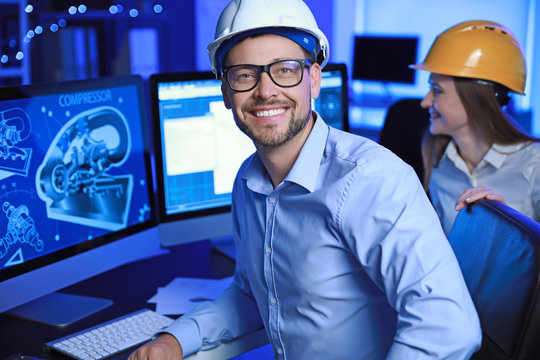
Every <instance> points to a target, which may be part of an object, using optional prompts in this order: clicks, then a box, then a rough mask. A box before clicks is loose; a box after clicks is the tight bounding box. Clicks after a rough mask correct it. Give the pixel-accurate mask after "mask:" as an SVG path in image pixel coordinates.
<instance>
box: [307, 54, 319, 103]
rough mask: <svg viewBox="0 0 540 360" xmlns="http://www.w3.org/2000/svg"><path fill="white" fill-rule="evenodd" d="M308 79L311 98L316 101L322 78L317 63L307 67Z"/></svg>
mask: <svg viewBox="0 0 540 360" xmlns="http://www.w3.org/2000/svg"><path fill="white" fill-rule="evenodd" d="M309 78H310V80H311V98H312V99H316V98H318V97H319V93H320V90H321V78H322V70H321V66H320V65H319V64H318V63H315V64H313V65H311V66H310V67H309Z"/></svg>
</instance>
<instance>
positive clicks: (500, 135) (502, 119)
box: [422, 77, 540, 192]
mask: <svg viewBox="0 0 540 360" xmlns="http://www.w3.org/2000/svg"><path fill="white" fill-rule="evenodd" d="M453 80H454V84H455V85H456V91H457V94H458V96H459V98H460V100H461V102H462V103H463V107H464V108H465V113H466V114H467V118H468V119H469V121H470V122H471V123H472V124H473V126H474V127H476V128H477V129H478V131H480V133H481V134H482V136H483V137H484V139H485V140H486V141H487V142H488V143H489V144H502V145H511V144H517V143H520V142H526V141H540V139H538V138H535V137H533V136H531V135H529V134H527V133H526V132H525V131H524V130H523V129H522V128H521V127H520V126H519V125H518V124H517V123H515V122H514V120H513V119H512V118H510V116H508V114H506V113H505V112H504V110H503V109H502V106H501V104H500V103H499V100H498V99H497V97H496V96H495V93H496V92H499V93H500V90H501V88H503V87H502V86H501V85H499V84H495V83H492V84H486V83H485V82H479V81H477V80H475V79H467V78H460V77H453ZM503 91H504V92H505V93H506V92H507V90H506V89H504V88H503ZM451 140H452V137H451V136H448V135H433V134H431V133H430V131H429V127H428V128H426V130H425V132H424V136H423V138H422V158H423V162H424V184H423V185H424V189H425V190H426V192H427V191H428V187H429V182H430V180H431V170H432V168H436V167H438V166H439V163H440V161H441V159H442V157H443V155H444V152H445V150H446V147H447V146H448V143H449V142H450V141H451Z"/></svg>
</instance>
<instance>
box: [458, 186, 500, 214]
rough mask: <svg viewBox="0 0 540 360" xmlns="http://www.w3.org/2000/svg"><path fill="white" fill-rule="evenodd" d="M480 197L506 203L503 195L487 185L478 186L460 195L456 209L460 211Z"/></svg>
mask: <svg viewBox="0 0 540 360" xmlns="http://www.w3.org/2000/svg"><path fill="white" fill-rule="evenodd" d="M480 199H488V200H495V201H499V202H502V203H503V204H504V198H503V197H502V196H501V195H499V194H496V193H494V192H493V191H491V190H490V189H488V188H487V187H485V186H478V187H473V188H469V189H466V190H465V191H464V192H463V194H461V195H460V196H459V198H458V199H457V202H456V211H459V210H461V209H463V208H464V207H465V206H467V205H468V204H471V203H473V202H475V201H478V200H480Z"/></svg>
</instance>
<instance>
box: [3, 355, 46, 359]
mask: <svg viewBox="0 0 540 360" xmlns="http://www.w3.org/2000/svg"><path fill="white" fill-rule="evenodd" d="M4 360H45V359H40V358H38V357H36V356H32V355H28V354H25V353H18V354H12V355H8V356H7V357H5V358H4Z"/></svg>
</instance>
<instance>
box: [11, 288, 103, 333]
mask: <svg viewBox="0 0 540 360" xmlns="http://www.w3.org/2000/svg"><path fill="white" fill-rule="evenodd" d="M112 304H113V301H112V300H110V299H102V298H95V297H90V296H82V295H74V294H66V293H60V292H53V293H50V294H48V295H45V296H42V297H40V298H38V299H35V300H33V301H30V302H28V303H26V304H23V305H20V306H17V307H16V308H13V309H11V310H9V311H7V312H6V314H9V315H11V316H15V317H18V318H22V319H25V320H30V321H34V322H38V323H42V324H47V325H54V326H60V327H62V326H66V325H69V324H71V323H73V322H75V321H77V320H80V319H82V318H84V317H87V316H89V315H92V314H94V313H96V312H98V311H100V310H103V309H105V308H106V307H109V306H111V305H112Z"/></svg>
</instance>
